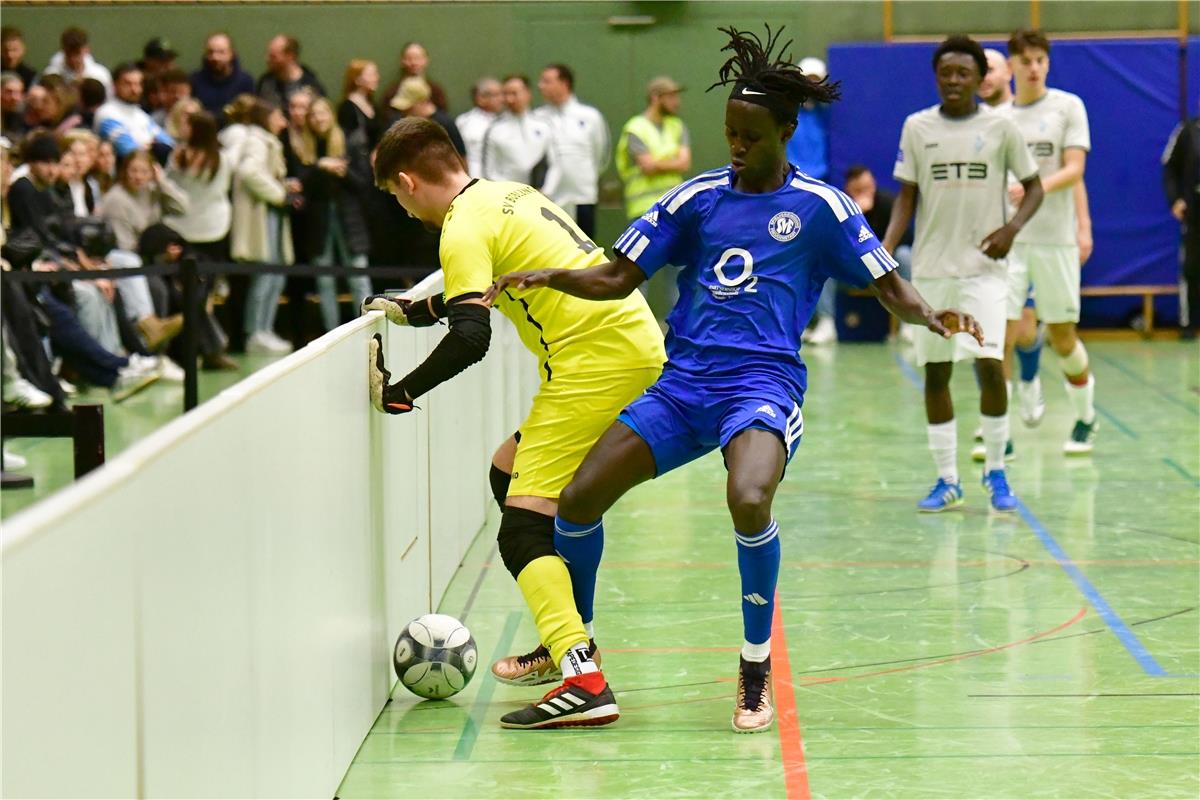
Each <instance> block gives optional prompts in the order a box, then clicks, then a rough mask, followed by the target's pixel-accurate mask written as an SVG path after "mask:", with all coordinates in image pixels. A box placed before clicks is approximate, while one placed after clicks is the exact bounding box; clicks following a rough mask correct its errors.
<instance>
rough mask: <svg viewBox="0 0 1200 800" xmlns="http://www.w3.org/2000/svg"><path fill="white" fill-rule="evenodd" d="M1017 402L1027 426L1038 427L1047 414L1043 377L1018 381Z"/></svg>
mask: <svg viewBox="0 0 1200 800" xmlns="http://www.w3.org/2000/svg"><path fill="white" fill-rule="evenodd" d="M1017 404H1018V406H1019V407H1020V409H1021V422H1023V423H1024V424H1025V427H1026V428H1036V427H1037V426H1038V425H1041V424H1042V418H1043V417H1045V416H1046V398H1045V397H1043V396H1042V379H1041V378H1040V377H1035V378H1034V379H1033V380H1031V381H1018V382H1017Z"/></svg>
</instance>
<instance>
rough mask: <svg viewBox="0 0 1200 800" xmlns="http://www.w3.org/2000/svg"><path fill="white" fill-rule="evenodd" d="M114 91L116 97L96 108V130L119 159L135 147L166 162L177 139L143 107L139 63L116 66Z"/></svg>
mask: <svg viewBox="0 0 1200 800" xmlns="http://www.w3.org/2000/svg"><path fill="white" fill-rule="evenodd" d="M113 91H114V93H115V94H116V97H114V98H113V99H111V100H109V101H108V102H107V103H105V104H104V105H102V106H100V108H99V109H98V110H97V111H96V118H95V128H96V133H98V134H99V135H100V138H101V139H106V140H108V141H110V142H112V143H113V148H114V149H115V150H116V151H117V156H118V157H119V158H122V159H123V158H125V157H126V156H128V155H129V154H130V153H132V152H134V151H136V150H151V151H153V153H154V156H155V158H157V159H158V161H159V163H163V162H165V161H166V160H167V156H168V155H170V153H171V150H173V149H174V147H175V140H174V139H172V138H171V136H170V135H169V134H168V133H167V132H166V131H165V130H163V129H162V126H160V125H159V124H158V123H157V122H155V121H154V120H153V119H152V118H151V116H150V115H149V114H147V113H146V112H145V111H144V110H143V109H142V107H141V105H140V103H141V101H142V71H141V70H140V69H138V66H137V64H133V63H129V62H126V63H124V64H121V65H120V66H118V67H117V70H116V84H115V85H114V88H113Z"/></svg>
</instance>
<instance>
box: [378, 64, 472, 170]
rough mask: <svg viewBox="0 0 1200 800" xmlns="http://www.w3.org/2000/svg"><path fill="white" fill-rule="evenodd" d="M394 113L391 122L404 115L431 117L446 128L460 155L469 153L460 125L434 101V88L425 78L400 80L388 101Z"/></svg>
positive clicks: (391, 115)
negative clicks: (460, 131) (398, 85)
mask: <svg viewBox="0 0 1200 800" xmlns="http://www.w3.org/2000/svg"><path fill="white" fill-rule="evenodd" d="M388 106H389V107H390V108H391V111H392V113H391V114H390V115H389V116H390V122H392V123H395V122H397V121H399V120H400V119H402V118H404V117H424V118H425V119H431V120H433V121H434V122H436V123H437V124H438V125H441V126H442V128H443V129H445V131H446V134H447V135H448V136H449V137H450V141H451V143H453V145H454V149H455V150H457V151H458V153H459V155H463V156H465V155H466V154H467V148H466V145H464V144H463V140H462V136H460V135H459V132H458V126H457V125H455V124H454V120H453V119H452V118H451V117H450V115H449V114H447V113H446V112H445V111H442V110H441V109H440V108H438V107H437V105H436V104H435V103H434V101H433V88H432V87H431V86H430V85H429V82H428V81H426V80H425V79H424V78H405V79H404V80H402V81H400V88H399V89H397V90H396V94H395V95H394V96H393V97H392V99H391V102H389V103H388Z"/></svg>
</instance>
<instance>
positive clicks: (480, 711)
mask: <svg viewBox="0 0 1200 800" xmlns="http://www.w3.org/2000/svg"><path fill="white" fill-rule="evenodd" d="M520 626H521V612H520V611H510V612H509V613H508V620H507V621H506V622H505V623H504V630H503V632H501V634H500V639H499V640H498V641H497V642H496V652H495V653H494V654H493V658H492V661H495V660H496V659H497V658H501V657H503V656H506V655H508V651H509V649H510V648H511V647H512V643H513V640H514V639H516V637H517V628H519V627H520ZM480 666H483V667H488V670H487V672H486V674H483V675H480V676H478V679H479V680H482V681H483V686H480V687H479V694H477V695H475V703H474V704H473V705H472V706H471V715H470V716H469V717H467V722H466V724H465V725H463V732H462V734H461V735H460V736H459V737H458V745H457V746H455V748H454V760H455V761H467V760H469V759H470V758H471V751H472V750H474V749H475V742H476V740H477V739H478V738H479V731H480V730H481V728H482V727H483V716H484V714H486V713H487V710H488V705H489V704H490V703H491V702H492V693H493V692H495V691H496V683H497V681H496V679H495V678H493V677H492V675H491V669H490V667H491V662H488V663H486V664H481V665H480ZM480 671H482V670H480Z"/></svg>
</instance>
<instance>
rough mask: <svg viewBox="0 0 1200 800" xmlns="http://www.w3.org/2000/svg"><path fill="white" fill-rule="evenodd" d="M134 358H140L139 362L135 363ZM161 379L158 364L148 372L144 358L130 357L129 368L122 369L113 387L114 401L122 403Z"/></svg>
mask: <svg viewBox="0 0 1200 800" xmlns="http://www.w3.org/2000/svg"><path fill="white" fill-rule="evenodd" d="M134 358H138V359H139V362H137V363H135V362H134V360H133V359H134ZM160 377H161V376H160V375H159V373H158V363H157V362H155V363H154V366H153V368H151V369H149V370H147V369H146V364H145V359H144V358H143V357H140V356H130V357H129V366H128V367H124V368H122V369H121V370H120V372H118V373H117V382H116V383H114V384H113V386H112V390H111V391H112V396H113V401H114V402H117V403H120V402H121V401H122V400H126V399H128V398H130V397H132V396H133V395H135V394H137V393H138V392H140V391H141V390H142V389H145V388H146V387H147V386H149V385H150V384H152V383H154V382H155V381H157V380H158V379H159V378H160Z"/></svg>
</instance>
